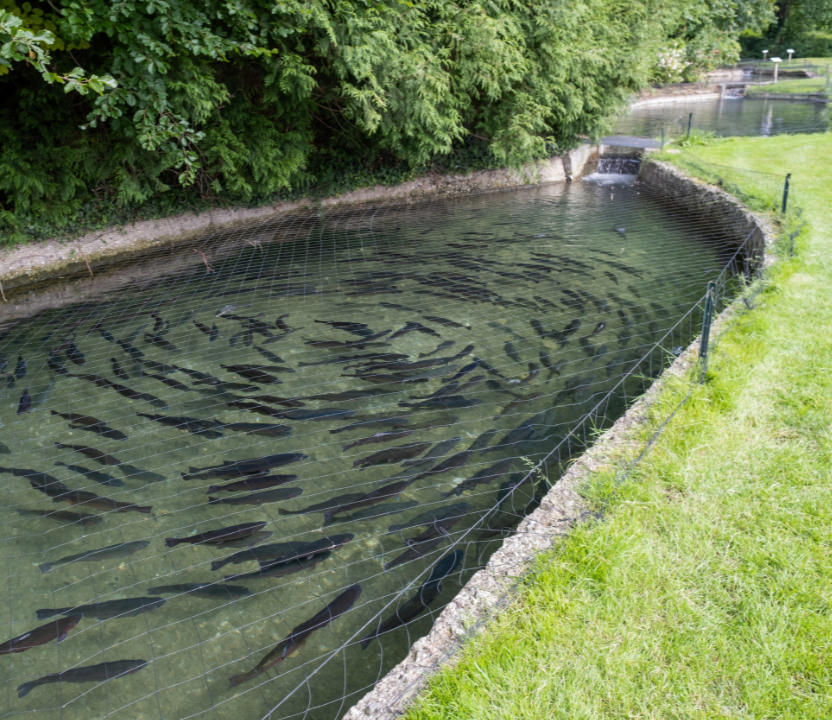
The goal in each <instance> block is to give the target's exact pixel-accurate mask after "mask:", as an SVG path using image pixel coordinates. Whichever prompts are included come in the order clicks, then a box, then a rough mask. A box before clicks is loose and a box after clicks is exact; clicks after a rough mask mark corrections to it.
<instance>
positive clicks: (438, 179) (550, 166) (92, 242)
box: [0, 145, 597, 301]
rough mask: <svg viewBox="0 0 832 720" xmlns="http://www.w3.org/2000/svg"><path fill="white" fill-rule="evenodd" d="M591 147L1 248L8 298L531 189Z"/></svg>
mask: <svg viewBox="0 0 832 720" xmlns="http://www.w3.org/2000/svg"><path fill="white" fill-rule="evenodd" d="M596 154H597V150H596V149H595V148H594V147H592V146H590V145H581V146H580V147H578V148H576V149H575V150H572V151H570V152H568V153H566V154H565V155H563V156H558V157H553V158H549V159H547V160H543V161H540V162H538V163H534V164H530V165H526V166H524V167H523V168H521V169H520V170H511V169H499V170H480V171H475V172H472V173H468V174H464V175H429V176H426V177H421V178H417V179H416V180H411V181H409V182H405V183H401V184H399V185H394V186H389V187H387V186H375V187H370V188H362V189H358V190H353V191H351V192H348V193H345V194H343V195H339V196H337V197H329V198H325V199H323V200H321V201H314V200H312V199H308V198H307V199H304V200H298V201H295V202H278V203H274V204H271V205H265V206H262V207H258V208H227V209H221V210H208V211H205V212H202V213H198V214H197V213H185V214H181V215H176V216H171V217H166V218H160V219H156V220H143V221H140V222H136V223H131V224H129V225H125V226H120V227H110V228H105V229H103V230H101V231H96V232H90V233H87V234H86V235H83V236H81V237H79V238H77V239H74V240H67V241H61V240H48V241H45V242H42V243H37V244H34V245H25V246H21V247H15V248H11V249H8V250H3V251H0V288H1V289H2V293H0V301H6V298H8V297H11V296H12V295H13V294H14V293H18V292H26V291H28V290H31V289H32V288H35V287H39V286H44V285H48V284H50V283H54V282H58V281H65V280H67V279H72V278H80V277H93V276H94V275H95V273H97V272H100V271H101V270H103V269H106V268H108V267H112V266H115V265H120V264H124V263H125V262H127V261H131V262H132V261H134V260H136V259H141V258H143V257H146V256H148V255H150V254H152V253H154V252H157V251H159V250H162V249H166V248H169V249H173V248H183V247H184V248H187V247H189V246H195V245H198V244H199V243H200V242H201V241H202V240H203V239H205V238H206V237H209V236H212V237H214V238H216V237H217V236H221V235H222V234H223V233H228V234H231V233H237V234H239V233H240V231H241V229H242V228H248V229H251V230H256V229H257V227H259V226H267V225H269V224H276V223H279V222H280V221H281V220H282V219H286V218H288V217H290V216H293V215H299V214H300V215H314V214H315V213H316V212H318V211H320V210H333V209H349V208H358V207H360V206H366V205H371V204H390V203H399V204H406V203H414V202H420V201H424V200H428V199H433V198H438V197H454V196H459V195H466V194H470V193H473V192H488V191H494V190H502V189H508V188H513V187H522V186H524V185H540V184H544V183H551V182H563V181H568V180H571V179H572V178H573V177H574V178H579V177H580V176H581V175H582V174H583V173H584V169H585V168H586V167H587V166H588V164H590V163H591V161H592V160H593V158H594V157H595V156H596Z"/></svg>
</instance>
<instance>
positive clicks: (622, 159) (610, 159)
mask: <svg viewBox="0 0 832 720" xmlns="http://www.w3.org/2000/svg"><path fill="white" fill-rule="evenodd" d="M640 165H641V158H640V157H637V156H633V155H611V156H606V157H603V156H602V157H600V158H598V169H597V170H596V171H595V172H597V173H598V174H599V175H638V169H639V166H640Z"/></svg>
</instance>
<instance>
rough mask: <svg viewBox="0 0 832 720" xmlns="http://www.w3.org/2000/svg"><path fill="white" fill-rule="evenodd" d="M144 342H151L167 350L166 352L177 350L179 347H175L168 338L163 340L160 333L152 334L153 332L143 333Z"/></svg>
mask: <svg viewBox="0 0 832 720" xmlns="http://www.w3.org/2000/svg"><path fill="white" fill-rule="evenodd" d="M144 339H145V342H149V343H152V344H153V345H155V346H156V347H160V348H162V349H163V350H167V351H168V352H179V348H178V347H176V345H174V344H173V343H172V342H170V340H165V338H163V337H162V336H161V335H154V334H153V333H145V334H144Z"/></svg>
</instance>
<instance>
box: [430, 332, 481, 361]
mask: <svg viewBox="0 0 832 720" xmlns="http://www.w3.org/2000/svg"><path fill="white" fill-rule="evenodd" d="M469 329H470V328H469ZM455 344H456V343H455V342H454V341H453V340H445V341H444V342H441V343H439V344H438V345H437V346H436V348H434V349H433V350H431V351H430V352H429V353H419V357H420V358H427V357H431V356H432V355H436V353H438V352H442V351H443V350H446V349H448V348H449V347H451V346H452V345H455Z"/></svg>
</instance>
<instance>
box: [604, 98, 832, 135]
mask: <svg viewBox="0 0 832 720" xmlns="http://www.w3.org/2000/svg"><path fill="white" fill-rule="evenodd" d="M691 113H692V114H693V120H692V123H691V127H692V129H693V130H706V131H708V132H712V133H713V134H714V135H717V136H720V137H727V136H731V135H779V134H781V133H817V132H826V130H827V129H828V128H829V106H828V105H827V104H826V103H819V102H798V101H794V100H761V99H760V100H758V99H753V98H748V99H744V98H737V97H733V98H732V97H724V98H714V99H708V100H704V99H703V100H695V99H694V100H684V99H681V100H674V101H672V102H660V103H642V104H638V105H636V106H635V107H632V108H630V110H629V112H628V113H627V114H626V115H625V116H623V117H622V118H620V119H619V120H618V122H617V123H616V124H615V132H616V133H619V134H622V135H638V136H644V137H653V138H657V137H659V135H660V134H661V131H662V128H664V131H665V133H666V137H667V139H668V140H669V139H670V138H675V137H679V136H680V135H683V134H685V132H687V124H688V117H689V115H690V114H691Z"/></svg>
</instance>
